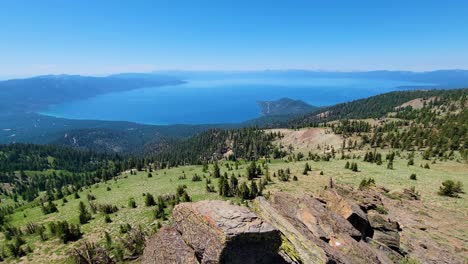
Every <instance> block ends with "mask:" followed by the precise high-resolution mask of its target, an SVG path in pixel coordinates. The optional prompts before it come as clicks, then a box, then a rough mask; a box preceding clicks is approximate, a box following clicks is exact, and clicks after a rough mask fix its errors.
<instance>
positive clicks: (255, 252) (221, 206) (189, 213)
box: [173, 201, 281, 264]
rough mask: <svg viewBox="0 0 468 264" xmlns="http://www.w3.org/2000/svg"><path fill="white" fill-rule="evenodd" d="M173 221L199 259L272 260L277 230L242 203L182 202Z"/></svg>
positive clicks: (275, 256) (277, 241)
mask: <svg viewBox="0 0 468 264" xmlns="http://www.w3.org/2000/svg"><path fill="white" fill-rule="evenodd" d="M173 225H174V227H175V228H176V229H177V230H178V231H179V233H180V234H181V236H182V238H183V240H184V241H185V243H186V244H188V245H190V247H191V248H193V249H194V251H195V254H196V255H197V258H198V259H199V260H200V262H201V263H233V264H236V263H245V264H249V263H252V264H254V263H275V262H278V261H279V260H278V248H279V247H280V245H281V236H280V232H279V231H278V230H277V229H276V228H275V227H273V226H272V225H270V224H268V223H266V222H264V221H263V220H262V219H260V218H258V217H257V215H256V214H254V213H253V212H251V211H250V210H249V209H247V208H245V207H240V206H236V205H232V204H231V203H230V202H227V201H200V202H196V203H182V204H179V205H177V206H176V207H175V208H174V211H173Z"/></svg>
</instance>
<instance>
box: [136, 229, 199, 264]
mask: <svg viewBox="0 0 468 264" xmlns="http://www.w3.org/2000/svg"><path fill="white" fill-rule="evenodd" d="M142 263H143V264H159V263H173V264H199V262H198V260H197V258H196V257H195V251H194V250H193V249H192V248H190V247H189V246H187V245H186V244H185V242H184V240H183V239H182V237H181V236H180V234H179V233H178V232H177V230H176V229H175V228H173V227H163V228H161V229H160V230H159V232H158V233H157V234H156V235H155V236H153V237H152V238H151V239H150V240H149V241H148V242H147V246H146V248H145V252H144V254H143V259H142Z"/></svg>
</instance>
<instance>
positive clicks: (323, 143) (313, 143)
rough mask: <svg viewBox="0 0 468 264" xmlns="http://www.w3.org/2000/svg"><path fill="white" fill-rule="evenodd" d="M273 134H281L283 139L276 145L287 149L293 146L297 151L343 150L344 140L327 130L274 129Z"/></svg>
mask: <svg viewBox="0 0 468 264" xmlns="http://www.w3.org/2000/svg"><path fill="white" fill-rule="evenodd" d="M269 131H272V132H280V133H281V134H283V135H284V137H283V138H281V139H280V140H278V141H277V142H276V143H278V144H281V145H283V146H285V147H287V146H289V145H291V146H293V147H294V150H296V151H311V150H324V149H327V148H331V147H334V148H335V149H339V148H341V145H342V142H343V138H342V137H341V136H340V135H336V134H335V133H333V132H332V131H331V130H330V129H326V128H306V129H300V130H293V129H272V130H269Z"/></svg>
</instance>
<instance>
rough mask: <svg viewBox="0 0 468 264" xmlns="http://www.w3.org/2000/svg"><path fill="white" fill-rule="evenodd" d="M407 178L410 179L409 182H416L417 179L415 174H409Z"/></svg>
mask: <svg viewBox="0 0 468 264" xmlns="http://www.w3.org/2000/svg"><path fill="white" fill-rule="evenodd" d="M409 178H410V180H413V181H415V180H417V177H416V174H415V173H413V174H411V175H410V176H409Z"/></svg>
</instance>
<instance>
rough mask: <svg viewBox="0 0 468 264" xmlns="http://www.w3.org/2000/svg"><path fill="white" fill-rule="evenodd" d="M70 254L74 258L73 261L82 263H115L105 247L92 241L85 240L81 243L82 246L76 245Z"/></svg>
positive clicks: (77, 263) (78, 263)
mask: <svg viewBox="0 0 468 264" xmlns="http://www.w3.org/2000/svg"><path fill="white" fill-rule="evenodd" d="M70 255H71V257H72V259H73V262H74V263H76V264H81V263H96V264H104V263H109V264H113V263H115V262H114V260H112V258H111V257H110V255H109V253H108V252H107V250H106V249H105V248H103V247H101V246H98V245H96V244H94V243H91V242H85V243H84V244H81V245H80V246H78V247H75V248H74V249H73V251H72V252H71V254H70Z"/></svg>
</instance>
